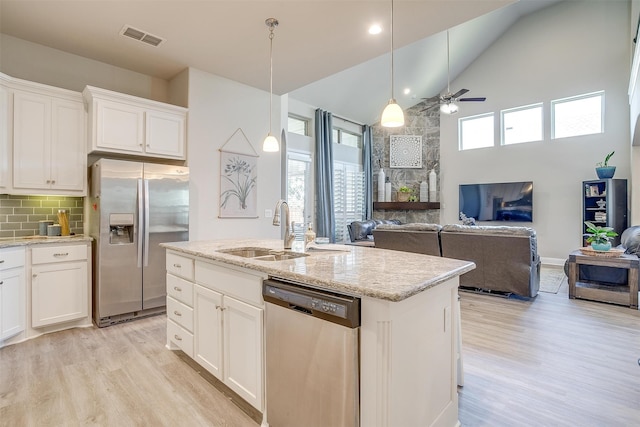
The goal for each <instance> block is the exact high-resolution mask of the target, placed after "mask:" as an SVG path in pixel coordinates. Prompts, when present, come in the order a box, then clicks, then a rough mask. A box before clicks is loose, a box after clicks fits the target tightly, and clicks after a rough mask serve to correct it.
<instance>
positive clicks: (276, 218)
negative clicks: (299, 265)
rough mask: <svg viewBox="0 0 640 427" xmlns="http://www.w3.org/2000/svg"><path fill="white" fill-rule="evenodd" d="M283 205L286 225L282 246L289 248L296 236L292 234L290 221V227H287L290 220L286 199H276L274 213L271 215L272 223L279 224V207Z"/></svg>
mask: <svg viewBox="0 0 640 427" xmlns="http://www.w3.org/2000/svg"><path fill="white" fill-rule="evenodd" d="M281 206H284V222H285V225H286V228H285V231H284V248H285V249H291V244H292V243H293V241H294V240H295V238H296V236H295V235H294V234H293V222H291V227H289V221H290V220H291V217H290V214H289V205H288V204H287V202H286V200H282V199H280V200H278V203H276V208H275V213H274V215H273V225H276V226H277V225H280V207H281Z"/></svg>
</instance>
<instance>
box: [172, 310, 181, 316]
mask: <svg viewBox="0 0 640 427" xmlns="http://www.w3.org/2000/svg"><path fill="white" fill-rule="evenodd" d="M173 314H175V315H176V316H182V313H180V312H179V311H178V310H173Z"/></svg>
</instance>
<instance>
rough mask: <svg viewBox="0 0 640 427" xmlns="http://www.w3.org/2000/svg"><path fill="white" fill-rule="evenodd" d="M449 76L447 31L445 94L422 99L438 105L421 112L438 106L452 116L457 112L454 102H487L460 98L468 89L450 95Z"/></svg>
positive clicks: (484, 99) (482, 98)
mask: <svg viewBox="0 0 640 427" xmlns="http://www.w3.org/2000/svg"><path fill="white" fill-rule="evenodd" d="M450 74H451V73H450V65H449V30H447V93H445V94H443V95H437V96H433V97H431V98H422V99H424V100H425V101H427V102H435V101H438V103H437V104H434V105H431V106H429V107H427V108H425V109H424V110H421V111H427V110H431V109H432V108H435V107H437V106H440V111H442V112H443V113H447V114H454V113H457V112H458V105H457V104H456V102H469V101H474V102H482V101H486V100H487V98H485V97H479V98H460V97H461V96H462V95H464V94H465V93H467V92H469V89H460V90H459V91H457V92H456V93H451V87H450V78H451V76H450Z"/></svg>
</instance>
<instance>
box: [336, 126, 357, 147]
mask: <svg viewBox="0 0 640 427" xmlns="http://www.w3.org/2000/svg"><path fill="white" fill-rule="evenodd" d="M332 136H333V143H334V144H342V145H346V146H348V147H354V148H360V147H361V141H362V135H358V134H357V133H354V132H349V131H348V130H344V129H341V128H338V127H335V126H334V127H333V135H332Z"/></svg>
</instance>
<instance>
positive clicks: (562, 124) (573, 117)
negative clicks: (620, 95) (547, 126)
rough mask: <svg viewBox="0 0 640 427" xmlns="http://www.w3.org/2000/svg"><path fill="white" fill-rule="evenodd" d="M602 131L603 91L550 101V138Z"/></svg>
mask: <svg viewBox="0 0 640 427" xmlns="http://www.w3.org/2000/svg"><path fill="white" fill-rule="evenodd" d="M603 131H604V91H601V92H594V93H588V94H585V95H580V96H574V97H571V98H564V99H558V100H555V101H551V138H553V139H557V138H568V137H571V136H580V135H591V134H594V133H602V132H603Z"/></svg>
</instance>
